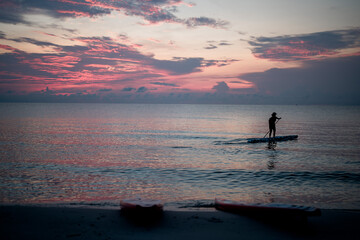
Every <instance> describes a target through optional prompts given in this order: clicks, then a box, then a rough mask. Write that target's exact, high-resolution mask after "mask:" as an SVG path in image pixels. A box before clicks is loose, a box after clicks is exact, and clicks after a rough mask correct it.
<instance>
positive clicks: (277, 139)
mask: <svg viewBox="0 0 360 240" xmlns="http://www.w3.org/2000/svg"><path fill="white" fill-rule="evenodd" d="M297 138H298V135H288V136H277V137H275V138H249V139H247V141H248V143H260V142H272V141H274V142H281V141H289V140H295V139H297Z"/></svg>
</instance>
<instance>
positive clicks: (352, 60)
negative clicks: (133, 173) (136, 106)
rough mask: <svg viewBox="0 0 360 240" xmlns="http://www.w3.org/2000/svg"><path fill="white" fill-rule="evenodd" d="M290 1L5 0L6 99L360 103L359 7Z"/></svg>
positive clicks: (2, 55) (1, 37)
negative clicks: (294, 90)
mask: <svg viewBox="0 0 360 240" xmlns="http://www.w3.org/2000/svg"><path fill="white" fill-rule="evenodd" d="M282 2H283V1H275V2H273V5H271V6H269V3H268V2H267V1H257V2H256V3H253V1H241V2H239V1H234V0H226V1H222V2H221V4H219V3H218V2H217V1H203V0H196V1H191V2H189V1H182V0H162V1H153V0H149V1H143V0H133V1H98V0H77V1H75V0H54V1H40V0H33V1H19V0H4V1H2V2H1V9H2V10H1V14H0V101H44V102H47V101H51V102H53V101H60V102H62V101H65V102H68V101H75V102H78V101H79V102H87V101H91V102H155V103H162V102H166V103H232V104H241V103H268V101H270V102H272V103H274V102H283V103H307V104H308V103H310V104H316V103H319V102H321V103H326V101H327V100H328V99H333V98H334V94H335V96H337V97H338V98H339V99H343V100H344V102H341V101H340V100H339V102H338V103H340V104H341V103H345V102H346V103H351V104H359V103H360V98H359V97H358V94H357V93H356V92H355V91H354V89H358V88H359V86H360V83H359V81H358V79H359V77H360V74H359V70H358V67H355V66H358V65H359V63H360V57H359V53H360V29H359V24H358V23H359V22H360V17H359V15H358V12H359V10H360V4H358V3H354V2H353V1H342V2H341V6H340V5H339V4H336V3H333V2H331V1H327V0H321V1H317V2H316V3H312V2H301V3H300V1H299V2H296V3H294V5H296V6H293V7H290V6H289V5H288V4H282ZM220 5H221V6H220ZM279 8H280V9H281V10H282V11H281V14H275V13H276V12H277V11H279ZM294 8H296V9H297V12H296V11H295V12H294ZM235 9H236V10H237V11H235ZM265 9H267V10H268V12H265ZM309 9H311V10H312V11H310V12H309ZM271 11H273V12H272V13H271ZM334 11H335V12H336V14H334ZM305 12H306V13H307V14H304V13H305ZM312 12H317V14H312ZM254 16H256V18H254ZM290 16H291V17H290ZM310 21H311V24H308V22H310ZM300 22H303V23H302V24H299V23H300ZM295 29H298V30H295ZM344 62H347V64H346V66H347V68H346V69H344V68H340V66H343V65H342V64H341V63H344ZM338 63H339V64H338ZM329 66H339V68H336V69H334V68H332V70H331V71H332V73H331V74H330V75H331V76H333V77H332V78H329V74H327V73H326V72H325V73H324V71H323V69H328V68H329ZM352 66H353V67H352ZM274 71H276V72H277V74H280V75H276V76H275V75H271V74H269V73H273V72H274ZM344 71H346V76H347V77H346V78H343V76H344V74H345V72H344ZM293 72H294V74H295V72H297V73H299V74H297V75H296V76H298V75H301V76H303V77H304V79H301V80H300V79H295V80H294V77H293ZM317 73H321V74H320V75H319V74H317ZM316 74H317V75H316ZM344 79H345V80H344ZM281 81H286V82H281ZM292 81H295V82H296V84H300V82H301V81H302V82H303V83H301V85H300V86H299V91H298V92H297V93H296V94H295V95H291V94H289V90H290V89H289V87H288V86H291V82H292ZM308 81H309V82H314V81H316V84H311V85H308V83H307V82H308ZM329 81H331V83H330V84H329ZM344 81H346V82H344ZM275 85H276V86H277V87H276V89H275V87H274V86H275ZM309 88H312V91H311V92H312V94H311V95H309V91H307V89H309ZM324 89H325V91H324ZM339 89H340V90H339ZM320 90H321V92H322V94H321V96H320V94H319V95H316V92H317V91H320ZM289 96H292V97H291V98H289ZM249 99H256V101H255V102H252V100H249Z"/></svg>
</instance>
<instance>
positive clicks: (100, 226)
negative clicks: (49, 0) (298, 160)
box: [0, 205, 360, 240]
mask: <svg viewBox="0 0 360 240" xmlns="http://www.w3.org/2000/svg"><path fill="white" fill-rule="evenodd" d="M321 211H322V215H321V216H319V217H308V219H307V221H300V220H299V219H289V218H283V217H281V218H271V219H270V218H262V217H251V216H244V215H238V214H233V213H227V212H222V211H218V210H215V209H214V210H211V211H208V210H204V209H201V208H200V209H198V210H195V209H191V210H189V209H186V210H180V211H175V210H168V209H166V208H165V210H164V212H163V214H161V216H159V217H158V218H149V219H147V218H144V217H141V216H140V217H139V216H135V217H134V216H127V215H125V214H123V213H122V212H121V211H120V209H117V210H115V209H101V208H78V207H54V206H24V205H11V206H10V205H0V234H1V236H5V238H3V239H186V238H187V239H197V240H198V239H354V238H355V237H356V236H357V235H358V224H359V223H360V210H345V209H321ZM140 219H141V221H139V220H140Z"/></svg>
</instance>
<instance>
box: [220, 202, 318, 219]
mask: <svg viewBox="0 0 360 240" xmlns="http://www.w3.org/2000/svg"><path fill="white" fill-rule="evenodd" d="M215 208H216V209H218V210H222V211H226V212H233V213H243V214H248V215H251V214H268V215H274V216H275V215H301V216H306V217H307V216H320V215H321V211H320V209H318V208H315V207H307V206H299V205H290V204H280V203H251V204H247V203H243V202H237V201H232V200H227V199H215Z"/></svg>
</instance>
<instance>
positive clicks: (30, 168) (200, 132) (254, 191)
mask: <svg viewBox="0 0 360 240" xmlns="http://www.w3.org/2000/svg"><path fill="white" fill-rule="evenodd" d="M273 111H276V112H277V113H278V116H280V117H282V119H281V120H280V121H279V123H278V125H277V128H278V130H277V131H278V132H277V135H293V134H297V135H299V139H298V140H294V141H287V142H278V143H277V144H276V145H269V144H267V143H257V144H247V143H245V141H244V139H246V138H253V137H263V136H264V135H265V133H266V132H267V131H268V129H267V120H268V118H269V117H270V114H271V113H272V112H273ZM0 112H1V116H0V159H1V161H0V203H3V204H4V203H5V204H8V203H10V204H13V203H16V204H57V205H64V204H65V205H85V206H100V207H118V204H119V200H120V199H123V198H129V197H137V196H139V197H145V198H158V199H162V200H164V202H165V203H166V205H167V206H168V207H192V206H199V207H201V206H206V205H208V204H211V203H212V202H213V200H214V198H215V197H221V198H230V199H234V200H242V201H247V202H281V203H291V204H301V205H312V206H317V207H321V208H356V209H360V120H359V119H360V107H359V106H247V105H165V104H164V105H160V104H159V105H150V104H56V103H54V104H53V103H1V104H0ZM229 141H230V142H232V143H234V144H228V143H229Z"/></svg>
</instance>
